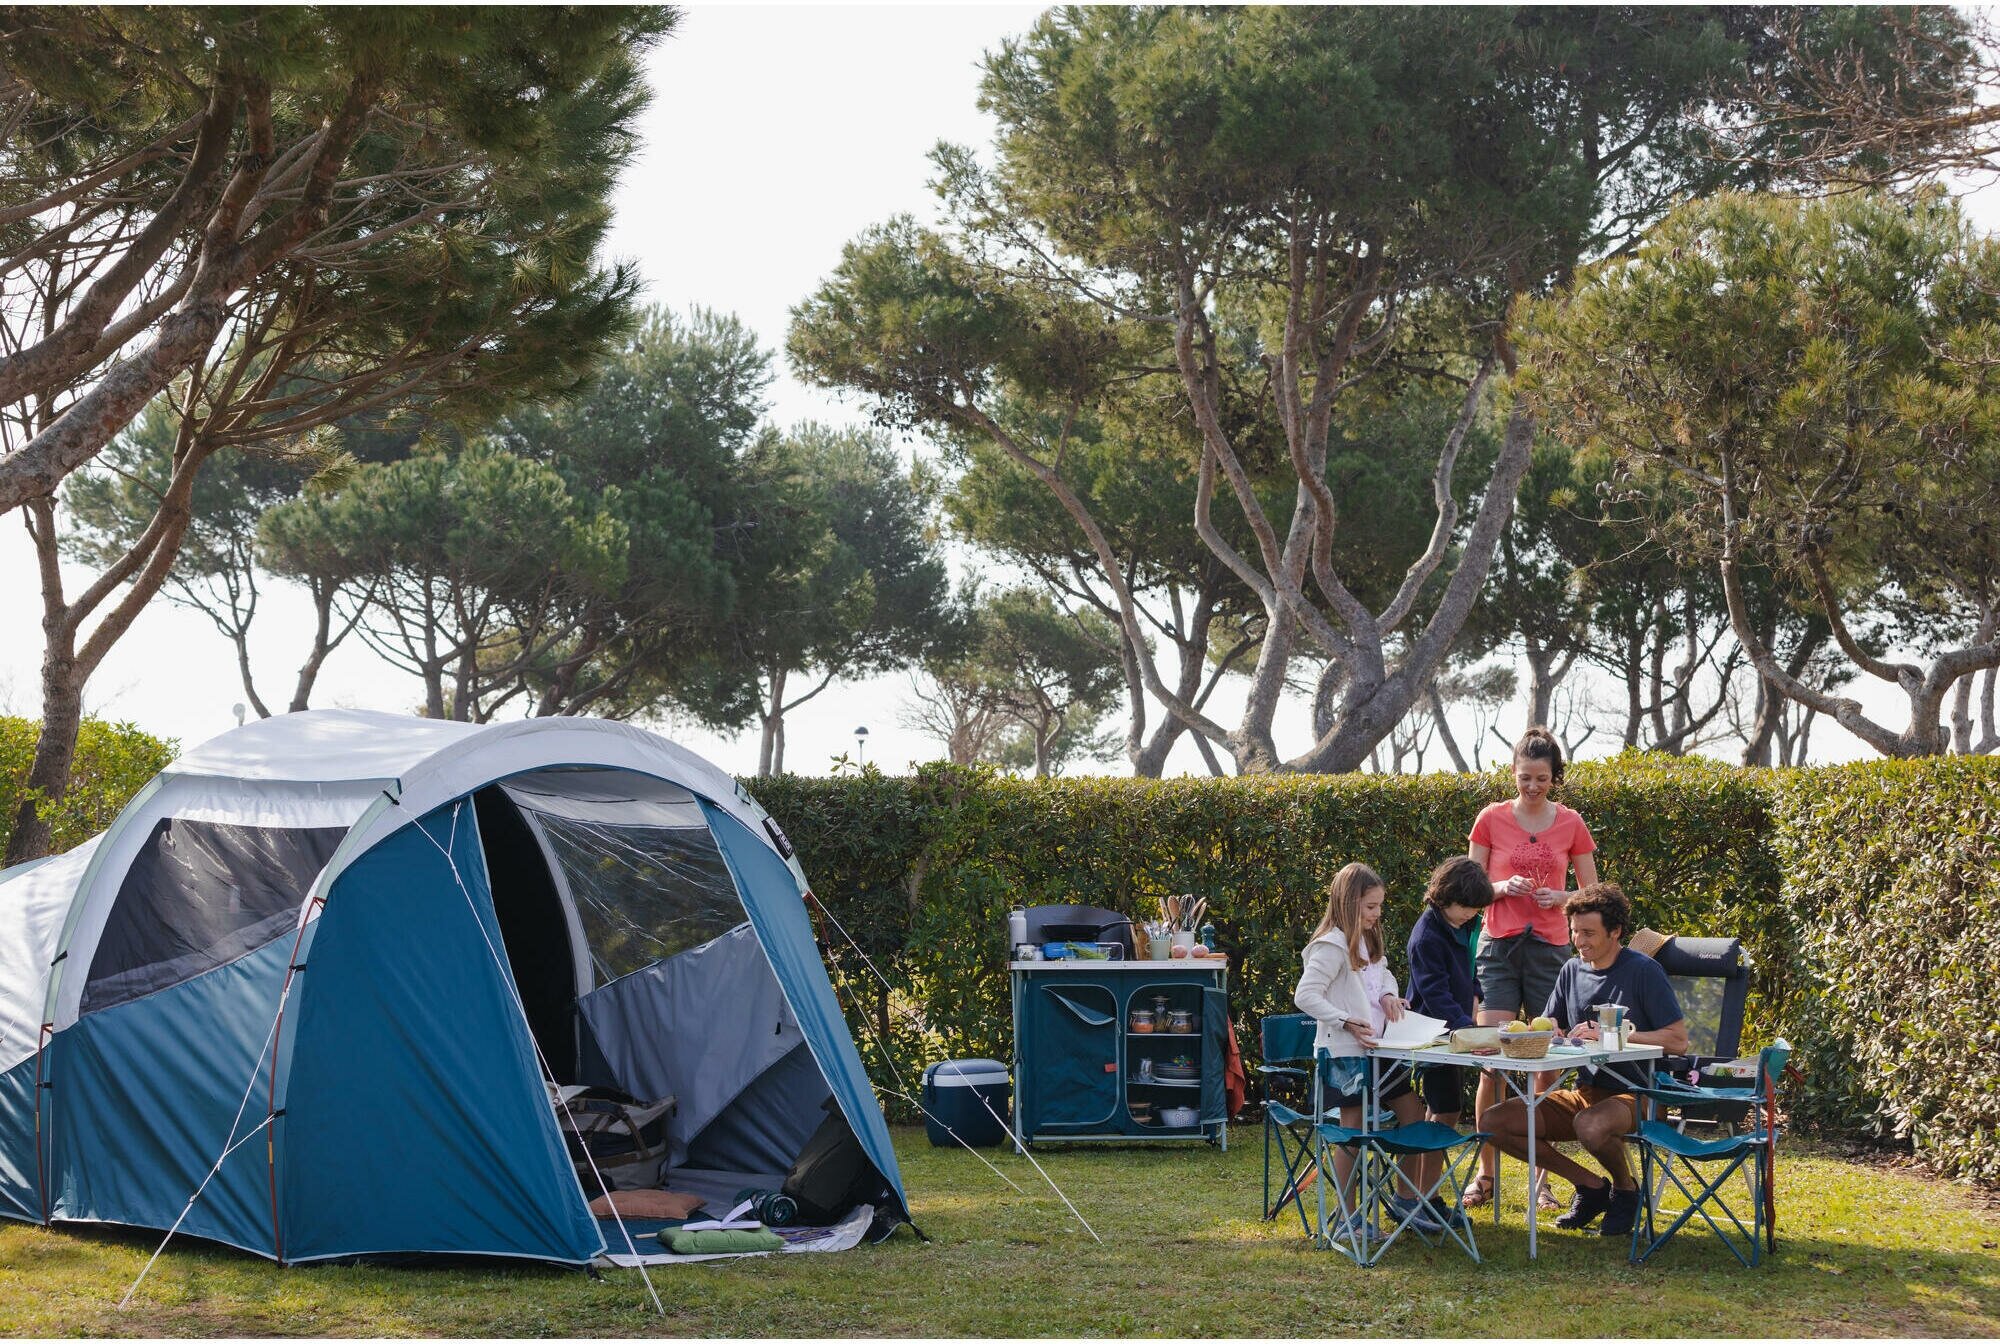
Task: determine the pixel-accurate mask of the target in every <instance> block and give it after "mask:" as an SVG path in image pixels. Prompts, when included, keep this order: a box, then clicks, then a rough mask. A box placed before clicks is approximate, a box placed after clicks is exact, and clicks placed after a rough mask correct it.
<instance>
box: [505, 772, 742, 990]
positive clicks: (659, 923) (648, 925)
mask: <svg viewBox="0 0 2000 1344" xmlns="http://www.w3.org/2000/svg"><path fill="white" fill-rule="evenodd" d="M535 821H536V823H537V824H538V825H539V826H540V828H541V831H542V834H543V835H544V836H545V837H546V838H547V841H548V845H549V848H550V850H551V851H552V852H553V854H554V855H555V859H556V862H557V863H558V864H560V865H561V867H562V871H563V877H564V878H565V879H566V880H567V882H568V885H569V890H570V895H571V898H572V899H573V900H574V901H575V902H576V911H577V918H578V920H579V921H580V922H581V923H582V925H583V930H584V936H585V941H586V942H588V944H589V945H590V958H591V962H592V964H593V966H594V969H595V971H596V974H597V982H598V983H599V984H600V985H602V984H608V983H609V982H610V981H613V980H616V979H618V978H619V977H621V976H626V975H630V974H631V973H632V972H634V971H637V970H641V969H643V968H645V967H647V966H650V965H652V964H653V963H654V962H656V961H662V960H665V959H666V958H668V957H672V956H676V955H678V954H679V953H682V952H685V951H687V950H688V949H689V948H692V947H699V946H700V945H701V944H703V943H706V942H708V941H710V940H711V939H714V938H719V937H720V936H722V935H723V934H725V933H727V932H729V931H730V930H731V929H733V928H736V927H737V926H738V925H740V924H742V923H743V922H744V920H745V915H744V913H743V902H742V900H741V899H739V898H738V896H737V894H736V883H735V881H734V880H733V879H732V878H731V877H730V875H729V868H728V865H726V864H725V863H724V862H723V860H722V851H721V850H720V849H718V848H717V847H716V844H715V839H714V837H713V836H711V835H710V834H709V832H708V828H707V827H706V826H700V827H678V826H676V827H664V826H621V825H611V824H607V823H604V822H592V821H578V820H573V819H571V818H567V817H557V816H551V815H549V814H548V813H546V812H543V813H540V814H538V815H537V816H536V817H535Z"/></svg>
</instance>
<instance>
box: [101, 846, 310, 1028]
mask: <svg viewBox="0 0 2000 1344" xmlns="http://www.w3.org/2000/svg"><path fill="white" fill-rule="evenodd" d="M346 834H347V828H346V827H343V826H322V827H309V828H293V827H282V826H242V825H231V824H225V823H222V822H213V821H192V820H189V819H188V818H186V817H167V818H164V819H163V820H161V821H159V822H158V823H157V824H155V825H154V827H153V830H152V833H151V834H150V835H148V836H147V837H146V843H145V845H144V846H143V847H142V848H141V849H140V850H139V854H138V857H136V858H135V859H133V861H132V866H131V868H130V869H128V870H127V871H126V874H125V880H124V882H123V883H122V884H121V885H120V886H119V888H118V897H117V899H116V901H115V902H114V903H113V905H112V908H111V914H110V917H109V918H108V919H106V921H105V924H104V932H103V934H102V935H101V936H100V937H99V939H98V943H97V952H96V954H95V955H94V956H93V957H92V958H91V962H90V977H89V979H88V980H87V981H86V982H85V984H84V990H83V1002H82V1011H84V1012H86V1013H89V1012H96V1011H98V1010H99V1009H103V1008H109V1007H111V1006H112V1005H114V1004H120V1003H125V1002H128V1001H130V1000H132V999H136V998H139V997H141V996H142V995H146V994H151V993H154V992H156V991H158V990H162V989H165V988H167V987H168V986H170V985H177V984H179V983H181V981H183V980H188V979H192V978H193V977H195V976H197V975H200V974H201V973H202V972H203V971H208V970H213V969H214V968H215V967H217V966H221V965H224V964H226V963H228V962H231V961H234V960H236V959H237V958H238V957H241V956H243V955H245V954H246V953H249V952H254V951H256V950H257V949H258V948H260V947H262V946H264V945H265V944H266V943H268V942H270V941H271V940H272V939H273V938H276V937H279V936H281V935H283V934H285V933H288V932H290V931H291V930H292V928H293V927H294V926H295V925H296V923H297V921H298V913H299V907H300V905H302V904H303V903H304V901H305V898H306V893H307V892H308V891H310V890H311V889H312V884H313V879H315V878H317V877H318V876H319V874H320V871H321V870H322V869H324V868H325V867H326V865H327V862H328V860H330V859H331V858H332V857H333V851H334V849H335V847H336V846H338V845H339V844H340V841H341V837H343V836H345V835H346Z"/></svg>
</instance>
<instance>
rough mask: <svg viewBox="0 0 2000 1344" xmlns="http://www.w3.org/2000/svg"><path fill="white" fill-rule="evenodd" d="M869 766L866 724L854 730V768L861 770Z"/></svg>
mask: <svg viewBox="0 0 2000 1344" xmlns="http://www.w3.org/2000/svg"><path fill="white" fill-rule="evenodd" d="M867 764H868V728H867V726H866V725H865V724H864V725H863V726H862V727H859V728H856V729H855V730H854V768H855V769H856V770H860V769H862V768H864V767H865V766H866V765H867Z"/></svg>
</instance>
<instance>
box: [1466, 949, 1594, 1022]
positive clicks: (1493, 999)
mask: <svg viewBox="0 0 2000 1344" xmlns="http://www.w3.org/2000/svg"><path fill="white" fill-rule="evenodd" d="M1569 958H1570V950H1569V947H1568V945H1567V944H1565V945H1564V946H1561V947H1557V946H1556V945H1555V944H1553V943H1545V942H1543V941H1542V940H1541V939H1539V938H1537V937H1535V933H1534V930H1532V929H1523V930H1521V932H1519V933H1517V934H1515V935H1514V936H1513V937H1511V938H1481V939H1480V940H1479V956H1478V959H1477V960H1476V961H1475V962H1474V963H1473V970H1474V972H1475V973H1476V974H1477V975H1478V977H1479V998H1480V1000H1481V1002H1480V1005H1479V1006H1480V1007H1481V1008H1483V1009H1485V1010H1486V1011H1488V1012H1501V1013H1512V1012H1518V1011H1519V1010H1521V1009H1523V1008H1525V1009H1527V1010H1528V1012H1527V1015H1528V1016H1529V1017H1537V1016H1539V1015H1540V1014H1541V1011H1542V1009H1543V1008H1545V1007H1547V1006H1548V1002H1549V996H1550V995H1551V994H1553V993H1555V992H1556V975H1557V973H1559V972H1560V971H1561V970H1562V968H1563V965H1564V963H1566V962H1567V961H1568V960H1569Z"/></svg>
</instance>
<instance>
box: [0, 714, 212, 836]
mask: <svg viewBox="0 0 2000 1344" xmlns="http://www.w3.org/2000/svg"><path fill="white" fill-rule="evenodd" d="M40 732H41V724H40V723H39V722H37V721H36V720H33V719H16V718H7V717H0V850H4V849H5V848H6V845H7V837H8V835H9V834H11V833H12V831H13V829H14V813H15V811H16V810H17V809H18V808H19V807H20V806H21V789H22V787H23V785H25V784H26V783H27V779H28V767H29V766H31V765H32V764H34V760H35V738H36V736H37V735H38V734H40ZM179 750H180V744H179V743H177V742H173V741H170V740H166V741H163V740H162V739H160V738H157V737H154V736H152V735H151V734H149V733H143V732H141V731H140V730H139V729H137V728H135V727H133V726H132V725H131V724H129V723H104V722H102V721H101V720H98V719H85V720H84V721H83V726H82V729H81V730H80V731H79V732H78V734H77V739H76V772H75V776H74V778H73V779H72V781H71V783H70V787H69V792H68V793H66V794H65V795H64V796H63V800H62V802H61V803H59V804H57V805H56V809H55V814H54V818H53V820H54V825H55V846H54V848H55V852H57V853H61V852H62V851H63V850H65V849H68V848H70V847H71V846H73V845H79V844H82V843H83V842H84V841H85V840H88V839H89V838H90V837H91V836H93V835H96V834H97V833H98V832H99V831H101V830H103V829H104V828H105V827H106V826H109V825H110V824H111V821H112V819H113V818H114V817H116V816H117V815H118V812H119V809H121V808H123V807H124V806H125V804H126V802H127V801H129V800H130V799H131V797H132V795H133V794H135V793H137V792H138V791H139V789H140V788H141V787H142V786H144V785H145V783H146V781H148V780H150V779H151V778H152V777H153V776H154V775H157V774H158V773H159V772H160V771H161V770H163V769H165V768H166V765H167V762H169V761H171V760H173V758H174V756H175V755H176V754H177V753H178V752H179Z"/></svg>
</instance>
